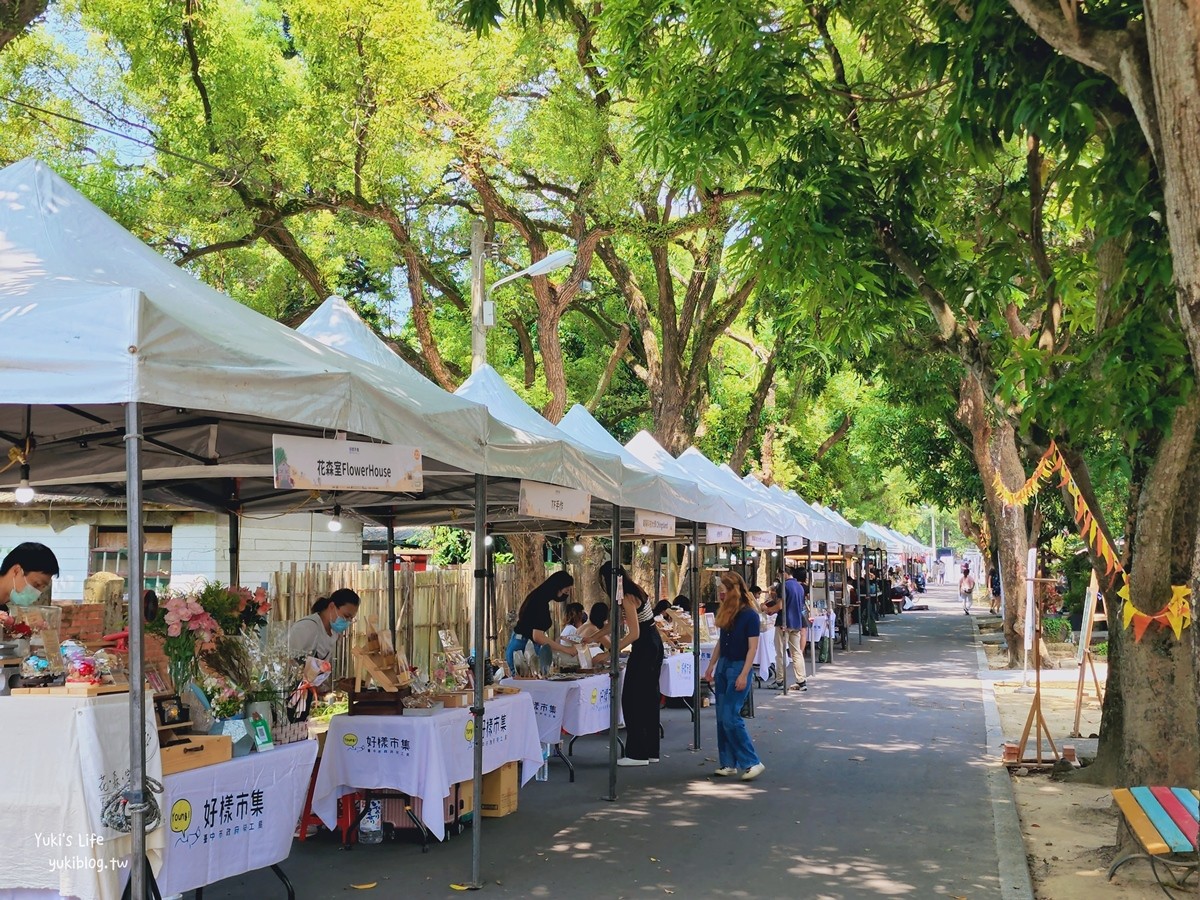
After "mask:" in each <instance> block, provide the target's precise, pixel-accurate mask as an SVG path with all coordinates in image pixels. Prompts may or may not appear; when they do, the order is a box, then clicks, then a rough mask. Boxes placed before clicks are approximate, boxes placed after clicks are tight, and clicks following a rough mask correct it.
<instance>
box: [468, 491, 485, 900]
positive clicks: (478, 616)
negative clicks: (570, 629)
mask: <svg viewBox="0 0 1200 900" xmlns="http://www.w3.org/2000/svg"><path fill="white" fill-rule="evenodd" d="M486 531H487V476H486V475H476V476H475V552H474V562H475V648H474V649H475V702H474V704H473V705H472V706H471V717H472V720H473V722H474V725H475V732H474V748H473V749H474V751H475V764H474V783H473V784H472V786H471V787H472V799H473V802H474V806H473V807H472V809H474V810H475V815H474V816H473V818H472V821H471V826H472V827H471V881H470V886H471V888H472V889H474V890H478V889H479V888H481V887H483V877H482V873H481V871H480V863H481V856H482V838H483V816H482V815H481V814H480V812H479V811H480V810H481V809H483V682H484V679H485V678H486V654H485V653H484V646H483V641H484V630H483V616H484V610H485V609H486V606H487V583H488V577H487V574H488V573H487V546H486V545H485V544H484V538H486V537H487V534H486Z"/></svg>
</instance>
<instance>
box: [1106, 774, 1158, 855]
mask: <svg viewBox="0 0 1200 900" xmlns="http://www.w3.org/2000/svg"><path fill="white" fill-rule="evenodd" d="M1112 795H1113V799H1114V800H1115V801H1117V806H1119V807H1120V808H1121V812H1122V813H1123V814H1124V816H1125V821H1126V822H1127V823H1128V824H1129V830H1130V831H1132V832H1133V834H1134V836H1135V837H1137V839H1138V842H1139V843H1140V844H1141V845H1142V846H1143V847H1145V848H1146V852H1147V853H1149V854H1150V855H1152V856H1162V855H1163V854H1165V853H1170V852H1171V848H1170V847H1168V846H1167V845H1166V844H1165V843H1164V842H1163V839H1162V838H1161V837H1159V834H1158V829H1157V828H1155V827H1154V825H1153V824H1151V822H1150V819H1149V818H1148V817H1147V815H1146V813H1145V812H1143V811H1142V807H1141V806H1139V805H1138V802H1137V800H1136V799H1135V798H1134V796H1133V794H1132V793H1130V792H1129V790H1127V789H1126V788H1117V789H1116V790H1114V791H1113V792H1112Z"/></svg>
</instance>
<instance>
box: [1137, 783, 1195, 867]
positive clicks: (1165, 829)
mask: <svg viewBox="0 0 1200 900" xmlns="http://www.w3.org/2000/svg"><path fill="white" fill-rule="evenodd" d="M1129 793H1131V794H1133V796H1134V798H1135V799H1136V800H1137V802H1138V805H1139V806H1140V807H1141V808H1142V810H1143V811H1144V812H1145V813H1146V816H1147V818H1149V819H1150V821H1151V822H1152V823H1154V827H1155V828H1156V829H1158V833H1159V835H1160V836H1161V837H1162V839H1163V841H1165V842H1166V844H1167V846H1168V847H1170V848H1171V852H1172V853H1187V852H1188V851H1190V850H1191V849H1192V842H1191V841H1189V840H1188V839H1187V838H1186V837H1185V836H1184V834H1183V832H1182V831H1180V830H1179V826H1178V825H1176V824H1175V822H1174V821H1172V819H1171V816H1170V815H1168V813H1167V811H1166V810H1165V809H1163V807H1162V804H1161V803H1159V802H1158V798H1157V797H1155V796H1154V793H1153V792H1152V791H1151V790H1150V788H1148V787H1135V788H1130V789H1129Z"/></svg>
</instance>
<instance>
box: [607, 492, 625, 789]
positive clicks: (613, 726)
mask: <svg viewBox="0 0 1200 900" xmlns="http://www.w3.org/2000/svg"><path fill="white" fill-rule="evenodd" d="M620 565H621V507H619V506H615V505H614V506H613V508H612V571H613V578H612V583H611V584H609V586H608V595H609V597H611V598H612V600H611V603H610V605H609V614H608V622H609V628H610V629H611V638H612V649H611V651H610V652H609V654H608V655H609V662H608V677H609V684H610V685H611V687H610V689H609V702H608V709H609V720H608V796H607V797H605V798H604V799H605V800H616V799H617V739H618V738H617V727H618V723H619V722H620V720H621V717H620V711H621V667H620V655H621V654H620V653H619V652H618V649H617V648H618V647H620V646H621V599H622V598H621V596H620V595H619V594H618V593H617V584H618V583H619V579H618V578H617V569H618V567H619V566H620Z"/></svg>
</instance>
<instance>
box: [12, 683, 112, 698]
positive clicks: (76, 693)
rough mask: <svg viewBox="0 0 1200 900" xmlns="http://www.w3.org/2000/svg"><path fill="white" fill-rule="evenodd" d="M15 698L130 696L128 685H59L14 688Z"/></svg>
mask: <svg viewBox="0 0 1200 900" xmlns="http://www.w3.org/2000/svg"><path fill="white" fill-rule="evenodd" d="M9 693H10V694H12V695H13V696H14V697H20V696H26V697H31V696H39V697H99V696H100V695H101V694H128V693H129V685H127V684H57V685H54V686H53V687H36V688H13V689H12V690H11V691H9Z"/></svg>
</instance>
